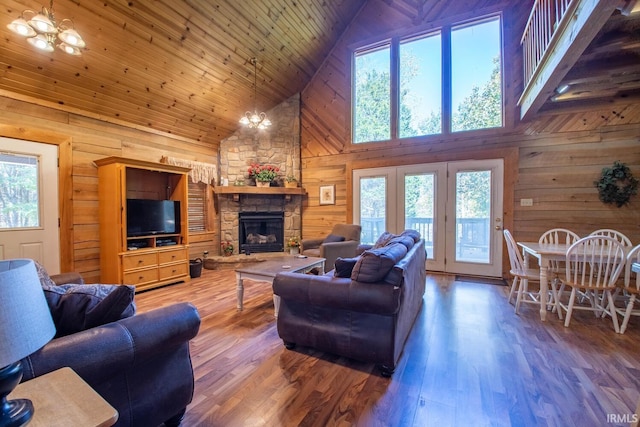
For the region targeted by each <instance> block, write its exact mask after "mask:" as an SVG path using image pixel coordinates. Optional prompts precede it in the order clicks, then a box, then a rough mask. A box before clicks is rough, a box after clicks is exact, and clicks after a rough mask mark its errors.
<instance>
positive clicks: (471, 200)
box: [455, 170, 491, 264]
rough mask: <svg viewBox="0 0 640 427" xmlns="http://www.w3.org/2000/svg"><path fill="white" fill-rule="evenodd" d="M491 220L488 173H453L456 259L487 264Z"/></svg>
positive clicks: (489, 177)
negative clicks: (454, 176) (454, 175)
mask: <svg viewBox="0 0 640 427" xmlns="http://www.w3.org/2000/svg"><path fill="white" fill-rule="evenodd" d="M490 219H491V172H490V171H487V170H485V171H468V172H457V173H456V240H455V244H456V251H455V253H456V261H468V262H477V263H483V264H487V263H489V262H490V261H491V259H490V254H489V233H490V231H489V225H490Z"/></svg>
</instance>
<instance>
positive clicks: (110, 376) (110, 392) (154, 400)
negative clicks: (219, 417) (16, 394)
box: [22, 274, 200, 427]
mask: <svg viewBox="0 0 640 427" xmlns="http://www.w3.org/2000/svg"><path fill="white" fill-rule="evenodd" d="M51 278H52V279H54V281H55V282H56V283H68V282H71V283H81V282H79V281H78V280H77V279H76V278H74V277H72V275H69V274H66V275H64V276H60V277H56V276H51ZM80 280H81V279H80ZM199 327H200V316H199V315H198V311H197V310H196V308H195V307H194V306H193V305H191V304H189V303H179V304H174V305H171V306H168V307H163V308H159V309H156V310H152V311H149V312H146V313H142V314H137V315H135V316H132V317H128V318H126V319H122V320H118V321H117V322H112V323H108V324H106V325H102V326H97V327H94V328H91V329H87V330H84V331H81V332H78V333H75V334H71V335H67V336H64V337H60V338H55V339H53V340H52V341H51V342H49V343H48V344H47V345H45V346H44V347H43V348H42V349H40V350H39V351H37V352H36V353H34V354H32V355H31V356H29V357H27V358H25V359H23V360H22V366H23V372H24V376H23V381H27V380H29V379H31V378H34V377H37V376H40V375H44V374H46V373H48V372H51V371H54V370H56V369H59V368H62V367H64V366H69V367H71V368H72V369H73V370H74V371H75V372H76V373H77V374H78V375H79V376H80V377H81V378H82V379H84V380H85V381H86V382H87V383H88V384H89V385H90V386H91V387H92V388H93V389H94V390H95V391H96V392H97V393H98V394H100V395H101V396H102V397H103V398H104V399H105V400H106V401H107V402H109V403H110V404H111V406H113V407H114V408H115V409H116V410H117V411H118V415H119V416H118V421H117V423H116V424H115V425H116V426H135V427H140V426H150V427H151V426H152V427H157V426H159V425H161V424H162V423H165V425H167V426H177V425H179V424H180V422H181V421H182V418H183V416H184V413H185V411H186V407H187V405H188V404H189V403H190V402H191V399H192V398H193V388H194V378H193V368H192V365H191V357H190V354H189V340H190V339H192V338H193V337H195V336H196V334H197V333H198V329H199Z"/></svg>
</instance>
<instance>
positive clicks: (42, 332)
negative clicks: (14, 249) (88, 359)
mask: <svg viewBox="0 0 640 427" xmlns="http://www.w3.org/2000/svg"><path fill="white" fill-rule="evenodd" d="M55 333H56V328H55V326H54V324H53V319H52V318H51V312H50V311H49V306H48V305H47V300H46V299H45V297H44V292H43V291H42V286H41V285H40V279H39V278H38V273H37V272H36V266H35V264H34V262H33V261H32V260H30V259H12V260H4V261H0V398H1V400H0V427H9V426H11V427H13V426H22V425H24V424H26V423H27V422H28V421H29V420H30V419H31V417H32V416H33V404H32V403H31V401H30V400H28V399H16V400H7V395H9V393H11V391H12V390H13V389H14V388H15V387H16V386H17V385H18V384H19V383H20V380H21V379H22V364H21V363H20V360H22V359H23V358H25V357H27V356H29V355H30V354H32V353H34V352H35V351H36V350H38V349H40V348H41V347H42V346H44V345H45V344H46V343H47V342H49V341H50V340H51V338H53V336H54V335H55Z"/></svg>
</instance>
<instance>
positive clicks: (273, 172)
mask: <svg viewBox="0 0 640 427" xmlns="http://www.w3.org/2000/svg"><path fill="white" fill-rule="evenodd" d="M278 172H280V168H279V167H277V166H273V165H261V164H259V163H251V166H249V177H250V178H253V179H255V180H256V186H257V187H269V186H270V185H271V181H273V180H274V179H276V177H277V176H278Z"/></svg>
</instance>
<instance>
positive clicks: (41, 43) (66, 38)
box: [7, 0, 86, 56]
mask: <svg viewBox="0 0 640 427" xmlns="http://www.w3.org/2000/svg"><path fill="white" fill-rule="evenodd" d="M7 28H8V29H10V30H11V31H13V32H14V33H16V34H18V35H21V36H23V37H27V41H28V42H29V44H31V45H32V46H35V47H37V48H38V49H41V50H44V51H45V52H53V49H54V46H57V47H58V48H59V49H60V50H62V51H64V52H66V53H68V54H69V55H76V56H79V55H80V54H81V53H82V52H81V50H80V49H82V48H84V47H85V46H86V45H85V43H84V40H82V37H80V34H78V32H77V31H76V30H75V29H74V28H73V21H72V20H70V19H63V20H62V21H60V23H59V24H56V18H55V17H54V15H53V0H51V2H50V3H49V9H47V8H46V7H44V6H43V7H42V11H41V12H40V13H38V12H35V11H33V10H31V9H25V10H23V11H22V13H21V14H20V17H19V18H17V19H14V20H13V21H12V22H11V23H10V24H9V25H7ZM56 36H57V37H56ZM57 40H59V43H58V44H57V45H56V41H57Z"/></svg>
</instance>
